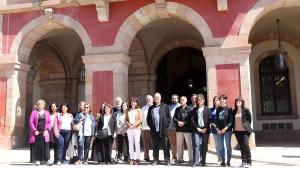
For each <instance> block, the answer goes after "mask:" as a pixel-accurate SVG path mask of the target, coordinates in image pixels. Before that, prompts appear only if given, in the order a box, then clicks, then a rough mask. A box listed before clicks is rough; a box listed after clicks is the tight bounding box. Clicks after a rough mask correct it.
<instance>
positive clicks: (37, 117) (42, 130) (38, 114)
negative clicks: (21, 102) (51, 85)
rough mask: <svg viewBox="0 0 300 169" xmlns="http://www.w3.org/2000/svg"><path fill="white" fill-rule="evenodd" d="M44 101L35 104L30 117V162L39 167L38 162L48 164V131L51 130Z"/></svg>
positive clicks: (48, 114)
mask: <svg viewBox="0 0 300 169" xmlns="http://www.w3.org/2000/svg"><path fill="white" fill-rule="evenodd" d="M45 105H46V103H45V101H44V100H42V99H40V100H38V101H37V103H36V106H35V108H36V110H33V111H32V112H31V115H30V120H29V126H30V133H29V144H30V162H34V163H35V164H36V165H40V161H44V162H47V164H50V162H49V159H50V151H49V140H50V139H49V130H50V129H51V119H50V113H49V112H48V111H47V110H44V108H45Z"/></svg>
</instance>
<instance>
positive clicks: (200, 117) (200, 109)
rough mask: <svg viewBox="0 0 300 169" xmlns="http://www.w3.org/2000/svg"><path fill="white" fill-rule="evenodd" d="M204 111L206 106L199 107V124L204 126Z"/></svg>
mask: <svg viewBox="0 0 300 169" xmlns="http://www.w3.org/2000/svg"><path fill="white" fill-rule="evenodd" d="M203 111H204V107H200V108H199V109H198V124H199V126H200V127H204V120H203Z"/></svg>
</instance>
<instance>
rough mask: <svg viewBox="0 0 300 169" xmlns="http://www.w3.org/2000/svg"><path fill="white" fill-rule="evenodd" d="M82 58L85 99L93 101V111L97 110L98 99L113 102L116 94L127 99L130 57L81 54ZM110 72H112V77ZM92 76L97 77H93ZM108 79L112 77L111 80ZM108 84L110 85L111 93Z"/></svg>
mask: <svg viewBox="0 0 300 169" xmlns="http://www.w3.org/2000/svg"><path fill="white" fill-rule="evenodd" d="M82 59H83V63H84V64H85V100H86V101H87V102H88V103H93V109H96V110H95V111H98V110H99V106H100V103H99V101H105V102H107V103H110V104H113V98H115V97H117V96H120V97H121V98H122V99H124V100H127V99H128V67H129V64H130V58H129V57H128V56H127V55H126V54H123V53H111V54H99V55H85V56H82ZM110 74H112V78H111V77H110ZM94 77H97V78H98V79H93V78H94ZM100 79H101V80H100ZM110 79H112V82H111V81H110ZM110 85H112V92H111V93H110V87H111V86H110ZM98 89H99V90H98ZM95 91H96V92H97V93H95ZM107 95H109V96H107ZM93 98H94V99H95V98H96V99H97V103H96V101H95V100H94V101H93ZM107 98H108V99H107ZM101 99H102V100H101ZM103 99H104V100H103Z"/></svg>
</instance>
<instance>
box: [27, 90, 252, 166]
mask: <svg viewBox="0 0 300 169" xmlns="http://www.w3.org/2000/svg"><path fill="white" fill-rule="evenodd" d="M191 101H192V104H191V105H187V103H188V99H187V97H186V96H181V97H180V98H179V96H178V95H176V94H173V95H172V97H171V104H170V105H167V104H165V103H163V102H162V101H161V95H160V94H159V93H155V94H154V96H153V97H152V96H151V95H147V96H146V105H145V106H143V107H140V105H139V101H138V99H137V98H136V97H132V98H131V99H130V102H129V103H127V102H123V101H122V99H121V98H120V97H117V98H116V99H115V107H112V106H111V105H109V104H107V103H102V104H101V106H100V111H99V113H97V114H96V116H95V117H94V115H93V113H92V110H91V106H90V104H88V103H86V102H83V101H82V102H80V103H79V106H78V112H76V113H73V114H72V113H70V108H69V106H68V104H62V105H61V106H60V108H59V109H58V107H57V105H56V104H55V103H51V104H50V106H49V112H48V111H47V110H45V101H43V100H38V101H37V104H36V107H35V110H33V111H32V113H31V116H30V121H29V123H30V125H29V126H30V137H29V143H30V150H31V151H30V152H31V159H30V160H31V162H35V164H36V165H39V164H40V162H41V161H45V162H46V163H47V164H52V162H51V160H50V148H51V147H53V148H54V163H55V164H57V165H60V164H62V163H66V154H67V151H68V152H71V153H69V154H71V158H72V157H73V156H74V153H73V152H74V145H76V147H77V151H76V152H77V156H78V158H76V161H75V162H74V164H87V161H88V160H91V161H96V162H98V163H99V164H110V163H112V162H116V163H118V162H120V161H121V160H123V161H125V162H128V163H129V164H130V165H139V164H140V151H141V143H140V139H141V138H142V139H143V148H144V160H145V161H146V162H150V156H149V149H150V145H152V150H153V160H152V165H157V164H158V163H159V148H160V145H162V148H163V154H164V162H165V163H166V165H171V164H172V163H176V164H177V165H180V164H181V163H183V162H184V159H183V152H184V151H183V150H184V141H185V143H186V145H187V149H188V157H189V160H188V162H189V163H190V164H191V166H193V167H195V166H197V165H201V166H205V165H206V153H207V150H208V143H209V137H210V134H211V133H212V135H213V138H214V141H215V146H216V154H217V157H218V164H219V165H220V166H224V167H225V166H230V165H231V164H230V160H231V149H232V148H231V136H232V134H233V133H234V134H235V137H236V139H237V142H238V144H239V146H240V150H241V159H242V164H241V167H246V168H247V167H249V166H251V164H252V161H251V152H250V148H249V137H250V134H251V133H252V128H251V113H250V111H249V109H247V108H245V102H244V100H243V99H242V98H241V97H238V98H236V99H235V104H234V108H233V109H232V108H230V107H228V105H227V97H226V96H225V95H221V96H219V97H214V98H213V107H212V108H208V107H207V106H205V97H204V95H202V94H198V95H196V94H194V95H192V97H191ZM224 142H225V145H226V146H224ZM113 143H115V146H116V157H115V158H112V145H113ZM169 145H170V147H169ZM90 147H91V149H92V152H91V157H90V158H89V151H90ZM170 148H171V152H172V158H171V157H170ZM225 149H226V152H227V155H226V158H225Z"/></svg>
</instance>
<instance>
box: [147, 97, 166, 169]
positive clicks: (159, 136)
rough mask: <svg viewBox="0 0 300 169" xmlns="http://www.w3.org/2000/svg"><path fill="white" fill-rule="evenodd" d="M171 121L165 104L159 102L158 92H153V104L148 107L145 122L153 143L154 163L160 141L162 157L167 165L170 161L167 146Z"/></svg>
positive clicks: (155, 162)
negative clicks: (162, 151)
mask: <svg viewBox="0 0 300 169" xmlns="http://www.w3.org/2000/svg"><path fill="white" fill-rule="evenodd" d="M170 122H171V114H170V111H169V108H168V106H167V105H166V104H164V103H162V102H161V95H160V93H155V94H154V104H153V105H152V106H150V107H149V110H148V115H147V124H148V126H149V128H150V133H151V137H152V143H153V163H152V165H156V164H157V163H158V161H159V143H160V142H161V141H162V144H163V150H164V159H165V161H166V164H167V165H171V163H170V148H169V146H168V127H169V124H170Z"/></svg>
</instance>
